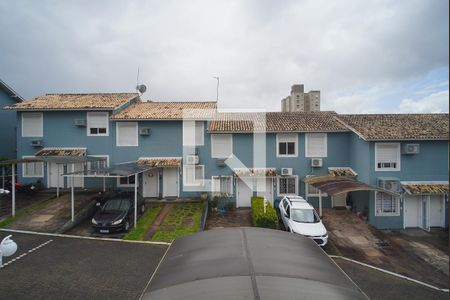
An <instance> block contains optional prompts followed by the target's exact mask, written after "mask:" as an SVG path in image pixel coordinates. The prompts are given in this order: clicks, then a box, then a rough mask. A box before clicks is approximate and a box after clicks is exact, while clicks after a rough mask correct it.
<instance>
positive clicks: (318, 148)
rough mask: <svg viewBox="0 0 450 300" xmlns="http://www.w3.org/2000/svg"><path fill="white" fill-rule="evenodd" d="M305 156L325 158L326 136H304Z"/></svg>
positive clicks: (317, 134) (321, 134)
mask: <svg viewBox="0 0 450 300" xmlns="http://www.w3.org/2000/svg"><path fill="white" fill-rule="evenodd" d="M305 156H306V157H327V134H326V133H307V134H305Z"/></svg>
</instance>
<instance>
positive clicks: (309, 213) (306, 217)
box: [291, 208, 320, 223]
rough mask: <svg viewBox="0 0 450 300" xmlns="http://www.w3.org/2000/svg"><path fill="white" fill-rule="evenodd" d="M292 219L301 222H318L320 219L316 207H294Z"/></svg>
mask: <svg viewBox="0 0 450 300" xmlns="http://www.w3.org/2000/svg"><path fill="white" fill-rule="evenodd" d="M291 219H292V221H295V222H299V223H317V222H319V221H320V218H319V216H318V215H317V213H316V212H315V210H314V209H299V208H294V209H292V210H291Z"/></svg>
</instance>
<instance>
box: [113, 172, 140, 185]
mask: <svg viewBox="0 0 450 300" xmlns="http://www.w3.org/2000/svg"><path fill="white" fill-rule="evenodd" d="M134 175H135V174H133V175H130V176H127V177H126V178H127V181H128V183H127V184H121V183H120V179H121V178H123V177H117V187H134V183H130V179H129V178H130V177H134ZM137 186H139V176H138V181H137Z"/></svg>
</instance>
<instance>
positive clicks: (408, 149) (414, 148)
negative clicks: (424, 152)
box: [402, 144, 420, 154]
mask: <svg viewBox="0 0 450 300" xmlns="http://www.w3.org/2000/svg"><path fill="white" fill-rule="evenodd" d="M402 153H403V154H418V153H420V145H419V144H404V145H403V147H402Z"/></svg>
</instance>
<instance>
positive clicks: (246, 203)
mask: <svg viewBox="0 0 450 300" xmlns="http://www.w3.org/2000/svg"><path fill="white" fill-rule="evenodd" d="M246 181H247V182H248V183H249V184H250V183H251V180H250V179H247V180H246ZM252 196H253V189H252V188H251V187H249V186H248V185H247V184H246V183H245V182H244V181H242V180H241V179H238V181H237V201H236V207H251V206H252V202H251V198H252Z"/></svg>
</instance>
